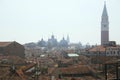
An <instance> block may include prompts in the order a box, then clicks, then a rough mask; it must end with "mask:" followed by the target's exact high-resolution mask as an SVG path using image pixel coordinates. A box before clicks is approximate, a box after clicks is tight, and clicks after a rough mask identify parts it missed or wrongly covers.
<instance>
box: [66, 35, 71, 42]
mask: <svg viewBox="0 0 120 80" xmlns="http://www.w3.org/2000/svg"><path fill="white" fill-rule="evenodd" d="M67 42H68V44H69V43H70V38H69V35H67Z"/></svg>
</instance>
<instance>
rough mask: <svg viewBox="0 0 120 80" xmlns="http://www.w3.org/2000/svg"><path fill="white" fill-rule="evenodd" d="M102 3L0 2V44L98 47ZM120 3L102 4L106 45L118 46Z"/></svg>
mask: <svg viewBox="0 0 120 80" xmlns="http://www.w3.org/2000/svg"><path fill="white" fill-rule="evenodd" d="M104 1H105V0H0V41H17V42H19V43H21V44H25V43H29V42H38V41H39V40H41V38H43V39H44V40H45V41H47V40H48V38H50V37H51V35H52V34H53V35H54V36H55V38H57V39H58V41H60V40H61V39H62V38H63V36H64V37H65V38H66V37H67V35H69V37H70V42H71V43H78V42H81V43H82V44H87V43H89V44H90V45H95V44H100V34H101V33H100V32H101V15H102V11H103V7H104ZM119 4H120V0H106V6H107V12H108V16H109V37H110V41H116V42H117V44H120V37H119V35H120V22H119V21H120V9H119V8H120V5H119Z"/></svg>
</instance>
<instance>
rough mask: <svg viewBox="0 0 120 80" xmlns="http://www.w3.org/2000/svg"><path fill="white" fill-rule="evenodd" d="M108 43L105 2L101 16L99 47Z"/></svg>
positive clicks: (107, 20)
mask: <svg viewBox="0 0 120 80" xmlns="http://www.w3.org/2000/svg"><path fill="white" fill-rule="evenodd" d="M108 42H109V19H108V14H107V8H106V2H105V3H104V8H103V12H102V16H101V45H104V44H106V43H108Z"/></svg>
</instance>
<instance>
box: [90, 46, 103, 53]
mask: <svg viewBox="0 0 120 80" xmlns="http://www.w3.org/2000/svg"><path fill="white" fill-rule="evenodd" d="M89 51H90V52H97V51H100V52H104V51H105V47H103V46H96V47H94V48H91V49H89Z"/></svg>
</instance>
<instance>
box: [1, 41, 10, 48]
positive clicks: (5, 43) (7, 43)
mask: <svg viewBox="0 0 120 80" xmlns="http://www.w3.org/2000/svg"><path fill="white" fill-rule="evenodd" d="M11 43H12V42H0V47H5V46H8V45H9V44H11Z"/></svg>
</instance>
